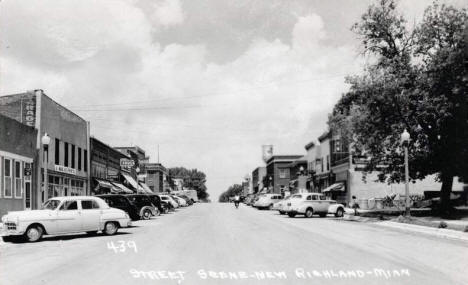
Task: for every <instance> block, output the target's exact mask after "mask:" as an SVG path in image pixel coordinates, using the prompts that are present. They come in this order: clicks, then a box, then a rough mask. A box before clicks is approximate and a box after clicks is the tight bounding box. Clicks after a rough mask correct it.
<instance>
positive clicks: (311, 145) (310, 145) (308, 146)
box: [304, 141, 315, 150]
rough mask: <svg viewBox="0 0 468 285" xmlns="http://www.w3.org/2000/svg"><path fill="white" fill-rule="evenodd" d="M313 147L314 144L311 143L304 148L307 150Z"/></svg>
mask: <svg viewBox="0 0 468 285" xmlns="http://www.w3.org/2000/svg"><path fill="white" fill-rule="evenodd" d="M314 146H315V143H314V142H313V141H312V142H310V143H308V144H306V145H305V146H304V148H305V149H306V150H309V149H311V148H313V147H314Z"/></svg>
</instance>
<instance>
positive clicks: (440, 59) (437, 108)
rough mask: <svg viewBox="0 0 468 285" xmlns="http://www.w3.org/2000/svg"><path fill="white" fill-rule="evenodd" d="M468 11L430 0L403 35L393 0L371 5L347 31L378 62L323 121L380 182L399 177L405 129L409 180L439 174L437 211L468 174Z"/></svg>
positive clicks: (403, 25) (403, 26)
mask: <svg viewBox="0 0 468 285" xmlns="http://www.w3.org/2000/svg"><path fill="white" fill-rule="evenodd" d="M467 21H468V15H467V11H466V9H456V8H454V7H452V6H446V5H439V4H438V3H437V2H434V3H433V4H432V5H431V6H430V7H428V8H427V9H426V11H425V13H424V16H423V19H422V21H421V23H419V24H418V25H417V26H416V27H414V28H413V29H412V30H411V31H409V30H408V29H407V28H406V27H407V24H406V20H405V19H404V18H403V16H402V15H401V14H399V13H398V10H397V8H396V2H395V1H394V0H380V1H379V2H378V4H376V5H371V6H370V7H369V9H368V10H367V11H366V13H365V14H364V15H363V16H362V18H361V21H360V22H358V23H356V24H355V25H354V26H353V28H352V29H353V30H354V31H355V32H356V33H357V34H358V35H359V36H361V39H362V45H363V48H364V52H365V53H369V54H371V55H372V56H373V57H374V58H375V59H376V62H375V63H373V64H369V65H368V66H367V67H366V69H365V71H364V73H363V75H360V76H353V77H349V78H347V82H348V83H349V84H350V86H351V87H350V90H349V92H347V93H345V94H343V96H342V98H341V99H340V100H339V101H338V103H337V104H336V105H335V107H334V110H333V113H332V114H331V115H330V116H329V125H330V128H331V129H332V130H339V132H340V133H341V134H342V135H343V136H344V137H346V138H347V139H348V140H349V141H352V142H353V145H354V146H355V148H356V149H358V150H359V151H361V152H364V153H365V154H366V155H367V156H368V157H369V165H368V167H369V169H370V170H375V169H376V167H377V165H385V167H384V168H379V169H380V172H381V173H380V176H379V177H380V178H381V180H382V181H388V182H400V181H402V180H403V179H404V171H403V162H404V160H403V159H404V158H403V155H402V151H401V142H400V134H401V133H402V132H403V130H404V129H407V130H408V132H409V133H410V135H411V141H410V144H409V146H408V147H409V154H410V157H409V163H410V178H411V179H422V178H424V177H426V176H427V175H429V174H435V173H437V174H438V178H439V180H440V181H441V182H442V189H441V201H442V209H441V210H442V211H447V210H448V202H449V197H450V192H451V189H452V181H453V177H454V176H458V177H462V178H465V179H466V178H467V176H468V95H467V87H468V74H467V57H466V56H467V55H466V49H467V44H466V41H465V40H464V33H466V29H467Z"/></svg>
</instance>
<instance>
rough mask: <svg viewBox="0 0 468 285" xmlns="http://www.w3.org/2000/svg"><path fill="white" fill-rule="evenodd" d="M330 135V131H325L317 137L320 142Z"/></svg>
mask: <svg viewBox="0 0 468 285" xmlns="http://www.w3.org/2000/svg"><path fill="white" fill-rule="evenodd" d="M330 136H331V131H326V132H324V133H323V134H322V135H320V136H319V137H318V140H319V142H322V141H324V140H326V139H327V138H329V137H330Z"/></svg>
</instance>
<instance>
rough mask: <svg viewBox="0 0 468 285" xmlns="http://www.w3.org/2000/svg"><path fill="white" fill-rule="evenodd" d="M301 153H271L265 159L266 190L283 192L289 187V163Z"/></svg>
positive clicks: (299, 156)
mask: <svg viewBox="0 0 468 285" xmlns="http://www.w3.org/2000/svg"><path fill="white" fill-rule="evenodd" d="M301 157H302V155H273V156H272V157H271V158H270V159H268V160H267V166H266V176H265V178H266V179H264V181H265V182H267V183H268V185H267V187H268V192H269V193H276V194H284V193H285V191H287V190H288V189H289V181H290V169H289V165H290V164H291V163H292V162H293V161H294V160H296V159H298V158H301Z"/></svg>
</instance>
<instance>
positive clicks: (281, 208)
mask: <svg viewBox="0 0 468 285" xmlns="http://www.w3.org/2000/svg"><path fill="white" fill-rule="evenodd" d="M289 199H291V196H288V197H286V198H284V199H283V200H280V201H278V202H276V203H274V204H273V210H277V211H278V212H279V213H280V215H284V214H286V212H285V211H284V209H285V207H286V205H287V204H288V201H289Z"/></svg>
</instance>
